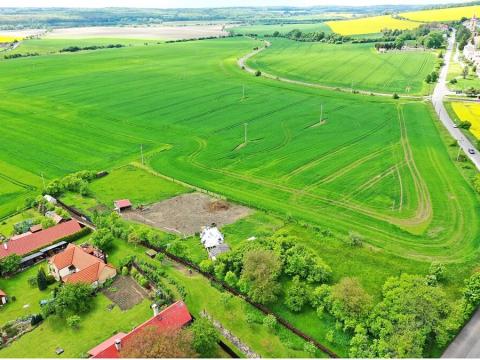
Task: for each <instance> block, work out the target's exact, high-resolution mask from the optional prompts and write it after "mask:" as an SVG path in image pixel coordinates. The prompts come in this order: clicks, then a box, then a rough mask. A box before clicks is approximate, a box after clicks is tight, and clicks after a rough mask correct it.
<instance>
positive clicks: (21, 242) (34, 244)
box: [0, 220, 82, 259]
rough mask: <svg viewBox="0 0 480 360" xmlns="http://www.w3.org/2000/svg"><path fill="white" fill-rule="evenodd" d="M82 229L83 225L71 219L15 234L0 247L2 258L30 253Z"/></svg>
mask: <svg viewBox="0 0 480 360" xmlns="http://www.w3.org/2000/svg"><path fill="white" fill-rule="evenodd" d="M80 230H82V226H81V225H80V224H79V223H78V222H77V221H76V220H70V221H67V222H64V223H60V224H58V225H55V226H52V227H50V228H48V229H45V230H39V231H36V232H31V231H28V232H26V233H24V234H21V235H17V236H14V237H12V238H11V239H10V240H9V241H8V242H5V243H4V244H3V247H1V248H0V259H1V258H4V257H7V256H9V255H12V254H17V255H20V256H22V255H27V254H30V253H32V252H34V251H35V250H39V249H42V248H44V247H46V246H48V245H50V244H52V243H54V242H56V241H58V240H60V239H63V238H65V237H67V236H71V235H74V234H76V233H78V232H79V231H80Z"/></svg>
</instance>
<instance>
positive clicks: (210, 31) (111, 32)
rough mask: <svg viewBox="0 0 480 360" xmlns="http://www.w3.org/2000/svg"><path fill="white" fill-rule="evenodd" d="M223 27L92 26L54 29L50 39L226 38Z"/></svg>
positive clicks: (49, 35) (49, 34)
mask: <svg viewBox="0 0 480 360" xmlns="http://www.w3.org/2000/svg"><path fill="white" fill-rule="evenodd" d="M227 34H228V33H227V32H226V31H225V30H224V28H223V25H189V26H148V27H147V26H135V27H133V26H125V27H123V26H122V27H120V26H92V27H78V28H63V29H54V30H53V31H52V32H50V33H48V35H47V36H46V38H48V39H62V38H63V39H79V38H122V39H161V40H181V39H193V38H202V37H210V36H225V35H227Z"/></svg>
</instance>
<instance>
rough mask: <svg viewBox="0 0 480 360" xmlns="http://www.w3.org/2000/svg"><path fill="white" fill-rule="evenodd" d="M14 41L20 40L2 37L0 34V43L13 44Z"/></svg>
mask: <svg viewBox="0 0 480 360" xmlns="http://www.w3.org/2000/svg"><path fill="white" fill-rule="evenodd" d="M15 40H20V39H19V38H16V37H13V36H4V35H1V34H0V43H8V42H13V41H15Z"/></svg>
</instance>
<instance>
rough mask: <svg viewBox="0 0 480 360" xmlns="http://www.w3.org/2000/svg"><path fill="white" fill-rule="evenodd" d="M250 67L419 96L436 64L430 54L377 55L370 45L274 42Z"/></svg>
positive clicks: (366, 88)
mask: <svg viewBox="0 0 480 360" xmlns="http://www.w3.org/2000/svg"><path fill="white" fill-rule="evenodd" d="M249 65H251V66H252V67H253V68H257V69H259V70H261V71H265V72H267V73H269V74H273V75H278V76H282V77H287V78H292V79H296V80H302V81H307V82H314V83H320V84H322V85H329V86H334V87H336V86H338V87H348V88H350V87H353V88H354V89H362V90H370V91H377V92H391V93H393V92H397V93H402V94H403V93H409V94H420V93H427V92H428V90H429V89H428V85H427V84H425V82H424V81H423V80H424V79H425V76H426V75H427V74H429V73H430V72H431V71H432V70H433V67H434V65H435V54H434V53H433V52H424V51H419V52H395V51H392V52H387V53H385V54H380V53H378V52H377V51H376V50H375V48H374V47H373V46H372V44H342V45H334V44H324V43H304V42H298V41H292V40H286V39H274V40H272V45H271V46H270V47H269V48H268V49H267V50H265V51H262V52H261V53H259V54H257V55H255V56H254V57H252V58H251V59H250V60H249Z"/></svg>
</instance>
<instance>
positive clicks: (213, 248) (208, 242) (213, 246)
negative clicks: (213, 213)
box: [200, 224, 230, 260]
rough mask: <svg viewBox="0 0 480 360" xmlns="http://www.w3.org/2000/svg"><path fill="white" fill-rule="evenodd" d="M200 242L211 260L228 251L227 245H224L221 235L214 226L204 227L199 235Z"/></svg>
mask: <svg viewBox="0 0 480 360" xmlns="http://www.w3.org/2000/svg"><path fill="white" fill-rule="evenodd" d="M200 241H201V242H202V245H203V246H204V247H205V249H206V250H207V252H208V255H209V257H210V258H211V259H212V260H215V259H216V258H217V256H218V255H220V254H223V253H225V252H227V251H229V250H230V247H229V246H228V244H226V243H225V239H224V237H223V234H222V233H221V232H220V230H218V228H217V227H216V226H215V224H212V225H211V226H206V227H204V228H203V229H202V232H201V233H200Z"/></svg>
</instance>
